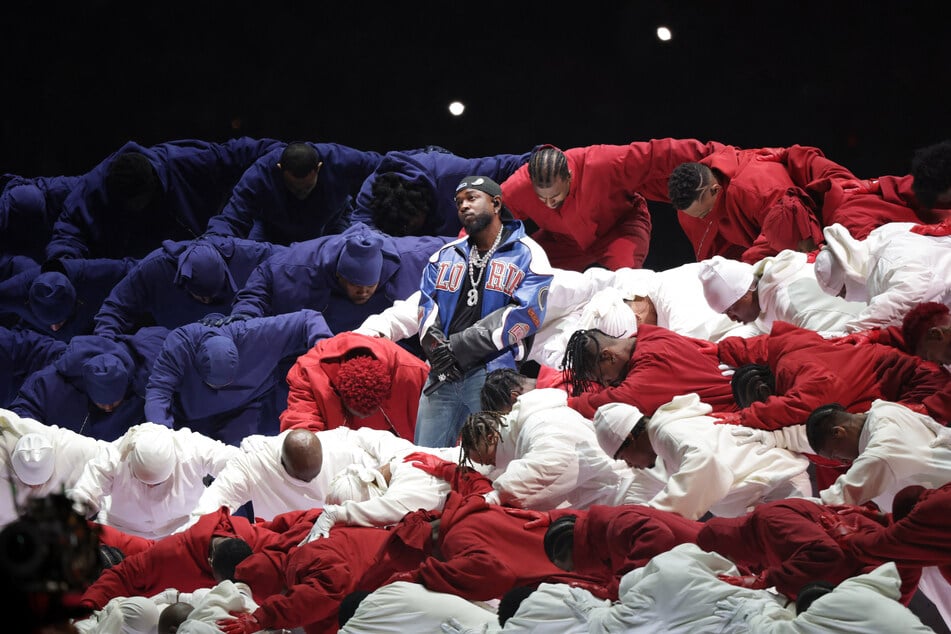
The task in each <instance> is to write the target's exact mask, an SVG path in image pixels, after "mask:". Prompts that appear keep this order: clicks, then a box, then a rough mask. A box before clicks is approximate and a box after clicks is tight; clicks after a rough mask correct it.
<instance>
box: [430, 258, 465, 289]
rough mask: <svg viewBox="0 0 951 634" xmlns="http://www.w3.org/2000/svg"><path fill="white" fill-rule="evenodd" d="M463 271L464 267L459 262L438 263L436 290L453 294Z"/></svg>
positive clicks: (460, 280)
mask: <svg viewBox="0 0 951 634" xmlns="http://www.w3.org/2000/svg"><path fill="white" fill-rule="evenodd" d="M465 271H466V265H465V264H462V263H460V262H455V263H453V262H440V263H439V273H438V274H437V275H436V290H437V291H449V292H450V293H452V292H455V291H456V290H458V288H459V284H460V283H461V282H462V276H463V274H464V273H465Z"/></svg>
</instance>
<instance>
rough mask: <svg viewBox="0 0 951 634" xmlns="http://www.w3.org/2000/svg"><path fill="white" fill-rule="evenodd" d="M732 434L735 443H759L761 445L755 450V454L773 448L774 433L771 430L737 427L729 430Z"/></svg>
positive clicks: (774, 444)
mask: <svg viewBox="0 0 951 634" xmlns="http://www.w3.org/2000/svg"><path fill="white" fill-rule="evenodd" d="M730 433H731V434H732V435H733V441H734V442H735V443H736V444H737V445H748V444H751V443H759V444H760V445H761V446H760V448H759V449H757V450H756V455H757V456H761V455H763V454H764V453H766V452H767V451H769V450H770V449H774V448H775V447H776V446H777V444H776V435H775V434H774V433H773V432H771V431H766V430H764V429H752V428H750V427H737V428H736V429H733V430H730Z"/></svg>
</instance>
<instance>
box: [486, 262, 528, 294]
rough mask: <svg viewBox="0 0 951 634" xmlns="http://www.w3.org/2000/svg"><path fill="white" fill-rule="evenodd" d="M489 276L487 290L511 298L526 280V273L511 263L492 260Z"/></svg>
mask: <svg viewBox="0 0 951 634" xmlns="http://www.w3.org/2000/svg"><path fill="white" fill-rule="evenodd" d="M489 264H490V266H489V276H488V277H487V278H485V290H487V291H498V292H499V293H505V294H506V295H508V296H509V297H511V296H512V295H513V294H514V293H515V289H517V288H518V285H519V284H521V283H522V280H524V279H525V273H524V272H523V271H522V269H520V268H518V267H517V266H515V265H514V264H512V263H511V262H505V261H500V260H492V262H490V263H489Z"/></svg>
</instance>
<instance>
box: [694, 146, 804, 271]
mask: <svg viewBox="0 0 951 634" xmlns="http://www.w3.org/2000/svg"><path fill="white" fill-rule="evenodd" d="M697 162H698V163H701V164H703V165H706V166H707V167H709V168H710V169H711V170H713V172H714V174H715V175H716V176H717V179H718V180H719V182H720V185H721V186H722V187H723V190H722V192H721V193H720V195H719V196H718V197H717V200H716V203H715V204H714V206H713V209H712V210H711V211H710V213H709V214H708V215H707V216H706V217H704V218H694V217H692V216H688V215H687V214H685V213H683V212H682V211H678V212H677V220H678V221H679V222H680V226H681V227H682V228H683V230H684V233H686V234H687V238H688V239H689V240H690V243H691V244H692V245H693V248H694V253H695V254H696V256H697V261H698V262H699V261H701V260H706V259H708V258H711V257H713V256H714V255H722V256H723V257H726V258H731V259H735V260H743V261H744V262H747V263H750V264H753V263H755V262H758V261H759V260H762V259H763V258H765V257H767V256H770V255H776V254H777V253H779V252H780V251H782V250H784V249H791V250H793V251H801V250H803V249H802V246H803V245H802V242H803V241H805V240H808V239H810V238H811V239H812V241H813V242H814V243H815V244H816V245H818V244H821V243H822V226H821V225H820V223H819V219H818V217H817V214H816V212H815V203H814V202H813V200H812V198H810V196H809V195H808V194H807V193H806V192H805V191H803V190H802V189H801V188H799V187H797V186H796V184H795V183H794V182H793V179H792V178H790V176H789V173H788V172H787V171H786V167H785V165H783V164H782V163H780V162H779V161H778V160H777V158H776V151H775V150H773V149H772V148H764V149H751V150H743V149H740V148H737V147H733V146H726V147H724V148H723V149H721V150H720V151H718V152H716V153H715V154H711V155H710V156H708V157H706V158H704V159H701V160H699V161H697Z"/></svg>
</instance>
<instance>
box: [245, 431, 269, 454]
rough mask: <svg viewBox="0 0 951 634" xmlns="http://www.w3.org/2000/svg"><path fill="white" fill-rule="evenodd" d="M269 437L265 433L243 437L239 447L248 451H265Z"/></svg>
mask: <svg viewBox="0 0 951 634" xmlns="http://www.w3.org/2000/svg"><path fill="white" fill-rule="evenodd" d="M267 438H268V437H267V436H265V435H263V434H251V435H250V436H245V437H244V438H243V439H241V444H240V445H238V448H239V449H241V451H244V452H246V453H256V452H258V451H264V450H265V449H267V446H268V445H267Z"/></svg>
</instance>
